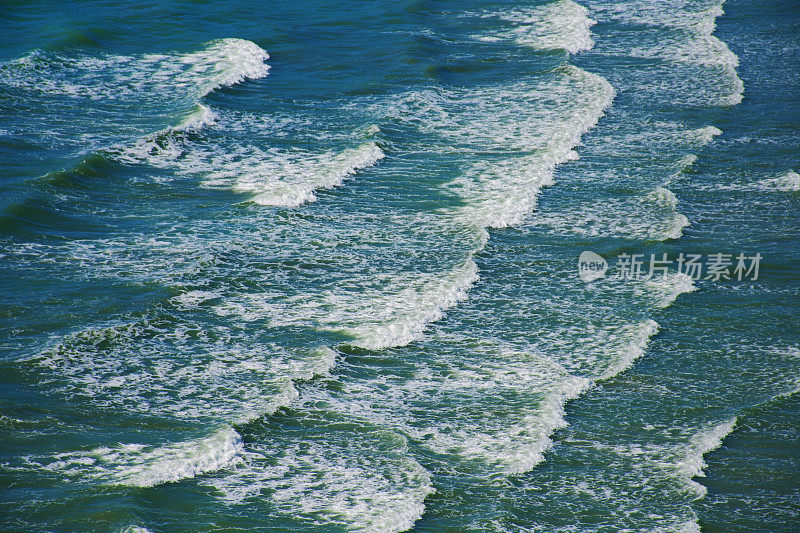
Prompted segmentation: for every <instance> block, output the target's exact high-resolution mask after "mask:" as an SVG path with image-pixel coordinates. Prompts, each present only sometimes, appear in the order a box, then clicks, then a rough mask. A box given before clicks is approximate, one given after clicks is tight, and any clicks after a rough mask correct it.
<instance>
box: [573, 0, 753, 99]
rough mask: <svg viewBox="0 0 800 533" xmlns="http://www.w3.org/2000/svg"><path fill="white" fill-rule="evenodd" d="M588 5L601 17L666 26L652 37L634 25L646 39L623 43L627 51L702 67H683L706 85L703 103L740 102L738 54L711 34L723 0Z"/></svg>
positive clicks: (593, 0) (593, 1)
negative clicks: (697, 69)
mask: <svg viewBox="0 0 800 533" xmlns="http://www.w3.org/2000/svg"><path fill="white" fill-rule="evenodd" d="M588 5H589V8H590V12H591V13H592V14H593V15H595V16H597V18H599V19H602V20H609V19H610V20H619V21H623V22H627V23H632V24H636V25H644V26H649V27H652V28H657V29H662V28H663V29H666V30H668V31H667V32H664V31H660V32H659V33H658V34H657V35H653V36H652V37H648V35H649V33H648V31H647V30H637V31H638V33H639V36H640V37H642V38H643V39H645V40H646V44H643V45H642V46H634V47H630V48H627V49H626V50H625V52H624V53H625V54H626V55H629V56H633V57H643V58H651V59H660V60H663V61H668V62H673V63H683V64H685V65H689V66H697V67H700V68H701V69H703V71H702V72H696V73H692V72H688V71H687V75H688V76H699V77H702V78H705V79H706V81H707V82H708V83H707V86H706V87H705V88H704V90H703V94H702V95H699V96H701V97H702V98H703V99H705V100H706V103H707V104H709V103H710V104H712V105H735V104H738V103H739V102H741V100H742V96H743V93H744V84H743V82H742V80H741V79H740V78H739V76H738V74H737V72H736V67H737V66H738V65H739V59H738V57H737V56H736V54H734V53H733V52H732V51H731V50H730V48H728V46H727V45H726V44H725V43H724V42H722V41H721V40H719V39H718V38H717V37H715V36H713V35H712V34H713V32H714V30H715V28H716V23H715V21H716V18H717V17H719V16H720V15H722V14H723V11H722V2H721V1H719V0H709V1H700V2H695V1H691V0H666V1H664V2H647V1H643V0H632V1H626V2H621V3H615V4H608V3H605V2H599V1H597V0H589V1H588ZM697 96H698V95H693V97H692V98H694V97H697ZM692 98H690V99H692Z"/></svg>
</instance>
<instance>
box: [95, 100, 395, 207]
mask: <svg viewBox="0 0 800 533" xmlns="http://www.w3.org/2000/svg"><path fill="white" fill-rule="evenodd" d="M219 119H220V117H219V115H218V114H217V113H215V112H214V111H211V110H210V109H208V108H207V107H205V106H202V105H201V106H199V107H198V109H197V110H196V112H195V113H193V114H192V115H190V116H189V117H188V118H187V119H186V120H184V121H183V122H182V123H181V125H179V126H178V127H176V128H169V129H167V130H163V131H161V132H158V133H156V134H153V135H148V136H145V137H142V138H140V139H137V140H136V141H135V142H134V143H132V144H127V145H118V146H115V147H113V148H112V149H111V150H109V153H110V155H111V156H112V157H114V158H115V159H117V160H118V161H121V162H123V163H127V164H144V165H149V166H153V167H157V168H164V169H171V170H174V171H176V172H177V173H179V174H182V175H197V176H200V177H201V178H202V181H201V186H202V187H206V188H212V189H229V190H233V191H235V192H238V193H242V194H249V195H250V198H251V201H253V202H255V203H257V204H261V205H276V206H285V207H295V206H298V205H301V204H304V203H307V202H313V201H315V200H316V195H315V192H316V191H318V190H320V189H328V188H332V187H336V186H339V185H341V184H342V183H343V182H344V180H345V179H346V178H347V177H349V176H352V175H353V174H355V173H356V172H358V171H359V170H361V169H364V168H367V167H370V166H372V165H374V164H375V163H377V162H378V161H380V160H381V159H383V158H384V157H385V154H384V152H383V150H381V148H380V147H379V146H378V145H377V144H376V143H375V142H374V141H366V142H363V143H362V144H360V145H358V146H356V147H353V148H346V149H343V150H340V151H333V150H328V151H320V152H311V151H308V150H302V149H279V148H268V149H262V148H259V147H258V146H254V145H242V144H233V145H228V144H218V143H216V142H207V141H206V142H201V141H197V140H190V139H185V138H183V137H181V136H179V135H178V136H176V135H173V134H172V133H173V132H174V131H178V132H181V131H196V130H198V129H200V128H202V127H204V126H208V125H213V124H215V123H216V122H217V121H218V120H219Z"/></svg>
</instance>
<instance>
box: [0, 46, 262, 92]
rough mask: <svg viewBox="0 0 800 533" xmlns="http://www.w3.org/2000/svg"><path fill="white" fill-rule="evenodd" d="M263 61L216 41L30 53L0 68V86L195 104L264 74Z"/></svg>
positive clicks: (254, 52) (257, 53)
mask: <svg viewBox="0 0 800 533" xmlns="http://www.w3.org/2000/svg"><path fill="white" fill-rule="evenodd" d="M268 58H269V54H267V52H266V51H264V50H263V49H261V48H260V47H259V46H258V45H256V44H255V43H253V42H251V41H246V40H244V39H219V40H216V41H212V42H210V43H208V44H207V45H206V47H205V48H204V49H202V50H199V51H197V52H190V53H186V54H145V55H140V56H113V55H109V56H103V57H77V58H76V57H67V56H60V55H52V54H47V53H45V52H42V51H35V52H32V53H30V54H28V55H27V56H25V57H23V58H21V59H18V60H14V61H11V62H9V63H7V65H9V66H10V67H12V68H3V67H0V83H2V84H5V85H10V86H13V87H20V88H25V89H28V90H37V91H41V92H45V93H48V94H62V95H67V96H75V97H84V98H92V99H120V98H160V97H161V96H162V95H168V96H169V98H171V99H178V98H181V97H184V98H190V99H193V100H197V99H199V98H200V97H202V96H205V95H206V94H208V93H209V92H211V91H213V90H214V89H217V88H219V87H223V86H229V85H235V84H237V83H241V82H242V81H244V80H245V79H257V78H261V77H264V76H266V75H267V72H268V71H269V66H268V65H266V64H265V63H264V61H265V60H267V59H268ZM109 79H110V80H112V81H111V82H110V83H109V82H108V80H109Z"/></svg>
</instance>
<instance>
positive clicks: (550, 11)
mask: <svg viewBox="0 0 800 533" xmlns="http://www.w3.org/2000/svg"><path fill="white" fill-rule="evenodd" d="M481 16H482V17H497V18H499V19H501V20H502V21H504V22H506V23H513V24H515V26H514V27H513V28H511V29H508V30H503V31H500V32H498V33H495V34H493V35H479V36H477V37H476V38H477V39H479V40H482V41H488V42H492V41H502V40H507V39H511V40H513V41H515V42H516V43H517V44H519V45H522V46H529V47H531V48H536V49H538V50H559V49H560V50H566V51H567V52H570V53H572V54H575V53H578V52H580V51H583V50H589V49H590V48H591V47H592V46H593V45H594V43H593V42H592V38H591V32H590V31H589V28H591V27H592V26H593V25H594V24H596V21H594V20H592V19H591V18H589V16H588V10H587V9H586V8H585V7H583V6H581V5H578V4H576V3H575V2H573V1H572V0H556V1H555V2H551V3H548V4H544V5H540V6H535V7H532V8H528V9H514V10H510V11H503V12H500V13H483V14H481Z"/></svg>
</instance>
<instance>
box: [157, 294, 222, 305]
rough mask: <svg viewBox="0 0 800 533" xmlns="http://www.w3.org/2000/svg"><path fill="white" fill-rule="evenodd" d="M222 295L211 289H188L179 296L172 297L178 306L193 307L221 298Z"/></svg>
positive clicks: (171, 299)
mask: <svg viewBox="0 0 800 533" xmlns="http://www.w3.org/2000/svg"><path fill="white" fill-rule="evenodd" d="M221 296H222V295H221V294H220V293H217V292H210V291H187V292H184V293H182V294H179V295H178V296H174V297H172V298H170V302H172V303H173V304H174V305H175V306H176V307H178V308H180V309H193V308H195V307H197V306H198V305H200V304H201V303H203V302H206V301H208V300H214V299H217V298H220V297H221Z"/></svg>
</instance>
